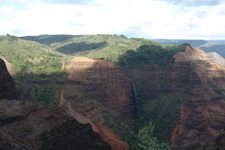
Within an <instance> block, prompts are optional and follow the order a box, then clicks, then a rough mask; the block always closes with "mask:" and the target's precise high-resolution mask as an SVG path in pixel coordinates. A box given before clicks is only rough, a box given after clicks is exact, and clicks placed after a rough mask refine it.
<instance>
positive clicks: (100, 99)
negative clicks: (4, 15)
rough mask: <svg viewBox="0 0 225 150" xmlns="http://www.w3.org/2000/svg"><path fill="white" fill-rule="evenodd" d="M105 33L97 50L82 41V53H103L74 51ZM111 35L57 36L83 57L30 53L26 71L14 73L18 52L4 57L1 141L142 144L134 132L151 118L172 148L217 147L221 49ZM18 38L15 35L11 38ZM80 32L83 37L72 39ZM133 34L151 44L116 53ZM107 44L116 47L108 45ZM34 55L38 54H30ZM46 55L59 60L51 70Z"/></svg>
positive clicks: (38, 145)
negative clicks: (71, 37)
mask: <svg viewBox="0 0 225 150" xmlns="http://www.w3.org/2000/svg"><path fill="white" fill-rule="evenodd" d="M59 36H60V35H59ZM106 37H107V38H108V39H107V40H108V41H106V42H105V44H104V45H100V46H99V47H97V48H98V49H97V50H96V49H91V50H90V48H91V47H89V49H88V51H85V49H82V50H83V51H79V53H78V54H83V53H84V54H85V53H87V54H88V55H87V56H89V54H95V52H96V56H97V54H100V53H101V54H102V55H101V56H97V58H99V57H101V59H96V58H87V57H85V56H84V55H83V56H79V55H78V54H76V53H75V52H73V51H72V50H73V45H79V46H82V44H83V45H84V46H86V47H88V46H91V45H92V46H95V45H96V44H94V43H92V44H90V43H88V42H87V43H85V42H81V41H79V40H83V39H85V38H87V39H91V38H96V39H97V38H100V39H101V40H102V39H106ZM106 37H104V36H99V37H98V36H96V37H95V36H88V37H85V36H81V37H73V39H70V40H69V41H65V42H64V43H54V40H53V44H52V46H57V48H59V47H60V46H63V48H66V47H68V46H65V44H66V43H69V46H70V47H69V48H70V51H71V52H73V55H77V56H79V57H75V56H68V55H61V54H59V53H58V52H54V51H53V50H52V49H46V50H44V52H42V53H43V54H45V51H47V52H46V53H47V54H48V55H49V56H48V57H45V55H43V56H42V55H40V56H39V55H38V56H35V57H30V56H29V58H28V57H27V58H25V60H26V61H25V65H27V66H29V65H31V68H32V69H31V70H29V69H28V72H25V73H24V72H19V73H20V74H18V72H17V73H15V72H16V71H18V70H16V69H15V67H14V66H16V65H15V64H13V63H11V62H12V60H11V61H9V62H8V61H7V59H8V58H11V57H8V58H7V57H1V58H2V59H3V60H2V59H0V67H1V68H2V69H1V72H0V78H1V80H0V82H1V86H0V99H1V100H0V103H1V104H0V107H1V108H0V110H1V115H0V123H1V124H0V140H1V141H2V142H1V143H2V145H1V144H0V148H9V149H49V148H50V149H51V148H53V149H62V148H66V149H70V148H71V147H77V148H78V149H114V150H127V149H129V148H130V149H140V147H139V146H138V144H139V143H140V141H138V139H136V135H137V132H138V131H139V130H140V129H141V128H142V127H144V126H145V125H147V124H149V122H152V123H153V124H154V132H153V135H152V136H153V137H156V138H157V139H159V141H160V142H163V141H165V142H167V143H170V145H171V146H172V149H174V150H180V149H182V150H189V149H201V148H202V149H204V148H208V149H210V148H213V146H212V145H210V143H211V142H213V143H212V144H213V145H214V147H216V146H215V144H217V143H222V142H221V141H223V135H224V130H223V129H224V124H225V121H224V120H225V115H224V112H225V91H224V90H225V67H224V66H223V61H224V59H223V58H222V57H220V56H219V55H218V54H216V53H209V54H206V53H205V52H203V51H202V50H200V49H197V48H195V47H192V46H191V45H189V44H183V45H181V46H180V47H178V48H177V47H175V46H171V48H168V49H166V48H165V47H166V46H160V45H159V44H157V43H153V42H149V43H147V42H148V41H147V40H142V39H125V38H122V37H119V38H118V39H117V37H116V36H115V35H114V36H112V38H111V37H110V36H106ZM7 38H9V39H10V37H7ZM79 38H82V39H79ZM96 39H95V40H96ZM19 40H20V39H15V37H14V39H13V40H11V41H9V42H14V41H17V42H18V41H19ZM67 40H68V39H67ZM76 40H77V41H78V43H77V44H73V43H72V41H76ZM110 40H111V42H112V41H115V42H116V44H115V45H116V46H115V45H113V44H112V43H109V41H110ZM117 40H118V41H119V40H123V43H118V41H117ZM128 41H129V42H128ZM134 41H135V42H136V44H137V45H132V46H133V47H138V44H141V42H143V43H145V44H146V43H147V44H146V45H150V46H146V45H144V44H143V46H142V47H141V48H139V49H138V50H136V51H135V50H130V51H128V53H126V52H125V48H124V49H122V50H124V51H119V52H120V53H115V51H116V50H117V49H118V47H119V46H121V45H122V46H127V47H128V46H129V44H131V43H132V42H133V43H135V42H134ZM20 42H21V41H20ZM22 42H25V41H22ZM26 42H27V43H28V41H26ZM79 42H81V43H79ZM101 42H104V41H97V40H96V43H101ZM126 42H127V43H126ZM17 44H19V42H18V43H17ZM32 44H35V45H34V46H31V47H32V48H34V47H38V48H39V50H40V51H41V49H42V48H44V47H45V46H43V45H40V44H39V43H32ZM126 44H127V45H126ZM154 44H155V45H154ZM107 45H110V48H109V50H112V51H110V52H108V51H107V50H108V49H107V48H108V47H107ZM151 45H154V46H151ZM168 47H169V46H168ZM45 48H46V47H45ZM84 48H85V47H84ZM100 48H103V50H104V52H105V53H103V51H102V52H101V49H100ZM113 48H115V49H113ZM163 48H165V49H163ZM182 48H183V49H182ZM177 49H178V50H177ZM63 50H66V49H63ZM75 50H77V49H75ZM173 50H174V51H176V52H177V53H175V55H174V53H173V55H169V56H171V58H169V59H168V58H167V59H166V58H165V57H167V54H171V53H168V52H167V51H173ZM89 51H90V53H88V52H89ZM178 51H179V52H178ZM112 53H115V54H116V56H112ZM38 54H39V53H38ZM103 54H106V56H104V55H103ZM128 54H129V55H128ZM136 54H137V55H136ZM145 55H149V56H150V55H152V56H154V57H145ZM51 56H53V57H51ZM58 56H59V57H58ZM90 56H91V55H90ZM96 56H95V57H96ZM103 56H104V57H103ZM16 58H17V57H16ZM59 58H60V59H59ZM61 58H63V59H61ZM114 58H115V59H114ZM142 58H143V59H146V58H148V59H153V60H142ZM218 58H219V59H218ZM34 59H35V60H36V59H38V60H40V61H35V62H33V61H31V60H34ZM116 59H118V60H119V59H125V61H124V62H125V63H124V64H125V65H121V64H120V63H116V62H113V61H111V62H110V61H109V60H116ZM134 59H135V60H134ZM158 59H160V60H158ZM53 60H54V61H53ZM58 60H60V63H59V62H58ZM107 60H108V61H107ZM217 60H219V61H217ZM4 61H5V63H4ZM51 61H53V62H51ZM126 61H127V62H131V64H132V65H130V64H127V63H126ZM139 61H141V62H139ZM157 61H158V62H160V63H157ZM23 62H24V61H23ZM55 62H57V65H55ZM132 62H134V63H132ZM48 63H52V64H51V65H52V66H54V67H55V68H54V69H53V71H52V70H51V71H49V72H47V73H45V72H44V73H43V72H41V71H42V70H41V69H42V68H44V67H43V66H41V65H44V66H45V67H46V66H47V64H48ZM35 65H36V66H35ZM6 66H7V67H6ZM27 66H26V67H27ZM26 67H23V68H22V69H27V68H26ZM6 68H7V69H8V71H9V72H8V71H7V70H6ZM17 69H18V66H17ZM47 69H49V70H50V69H52V68H51V67H49V68H47ZM47 69H46V70H47ZM40 70H41V71H40ZM10 74H11V76H10ZM18 75H19V76H18ZM15 85H16V86H15ZM18 85H19V86H18ZM16 88H19V89H16ZM18 99H19V100H18ZM31 102H35V104H31ZM50 102H51V103H50ZM40 105H41V106H40ZM43 105H46V106H43ZM47 105H48V106H47ZM49 105H50V106H49ZM65 137H66V138H65ZM79 137H81V138H79ZM45 141H46V142H45ZM72 141H77V142H72ZM84 143H85V144H84ZM208 144H209V145H208ZM207 145H208V146H207ZM83 146H86V147H85V148H84V147H83ZM222 146H223V145H222Z"/></svg>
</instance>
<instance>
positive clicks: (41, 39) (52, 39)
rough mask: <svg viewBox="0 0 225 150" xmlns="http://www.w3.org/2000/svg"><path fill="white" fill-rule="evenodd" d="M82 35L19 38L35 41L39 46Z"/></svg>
mask: <svg viewBox="0 0 225 150" xmlns="http://www.w3.org/2000/svg"><path fill="white" fill-rule="evenodd" d="M80 36H82V35H47V34H46V35H39V36H24V37H20V38H21V39H24V40H31V41H36V42H39V43H41V44H45V45H51V44H52V43H56V42H62V41H66V40H68V39H71V38H73V37H80Z"/></svg>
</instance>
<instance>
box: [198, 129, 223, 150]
mask: <svg viewBox="0 0 225 150" xmlns="http://www.w3.org/2000/svg"><path fill="white" fill-rule="evenodd" d="M224 149H225V132H223V133H222V134H220V135H219V136H217V137H216V139H215V140H214V141H213V142H212V143H211V144H209V145H204V146H202V147H201V148H199V149H198V150H224Z"/></svg>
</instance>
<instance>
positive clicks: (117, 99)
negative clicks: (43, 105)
mask: <svg viewBox="0 0 225 150" xmlns="http://www.w3.org/2000/svg"><path fill="white" fill-rule="evenodd" d="M66 69H67V71H68V72H69V76H68V80H69V82H68V85H67V86H66V87H65V88H64V89H63V90H62V91H61V94H60V101H59V106H60V107H62V108H64V110H66V111H67V112H68V113H69V114H70V115H72V116H74V117H75V118H76V119H77V120H78V121H79V122H81V123H87V122H88V123H90V124H91V125H92V128H93V130H94V131H96V132H97V133H99V134H100V135H101V137H102V139H103V140H104V141H106V142H108V143H109V144H110V145H111V146H112V147H113V149H117V150H123V149H128V147H129V146H128V144H127V143H125V142H123V141H121V139H120V137H119V136H118V135H117V134H115V133H114V132H112V131H111V130H110V129H108V128H107V127H106V126H105V125H106V123H107V122H109V120H108V119H110V118H113V117H114V118H116V117H118V118H130V117H131V109H130V91H131V90H132V86H131V82H130V81H129V80H128V79H127V78H126V77H125V76H124V75H123V73H122V71H121V70H120V68H119V67H118V66H116V65H114V64H113V63H110V62H107V61H104V60H100V59H89V58H82V57H78V58H73V59H71V60H70V62H69V65H67V66H66Z"/></svg>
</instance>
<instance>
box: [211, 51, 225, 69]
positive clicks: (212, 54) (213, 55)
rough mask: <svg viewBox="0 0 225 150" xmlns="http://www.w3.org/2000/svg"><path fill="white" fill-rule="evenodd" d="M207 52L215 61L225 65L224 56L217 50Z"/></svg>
mask: <svg viewBox="0 0 225 150" xmlns="http://www.w3.org/2000/svg"><path fill="white" fill-rule="evenodd" d="M207 54H208V56H209V57H210V58H212V60H213V61H214V62H215V63H217V64H218V65H221V66H225V59H224V58H223V57H222V56H220V55H219V54H217V53H216V52H209V53H207Z"/></svg>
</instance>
